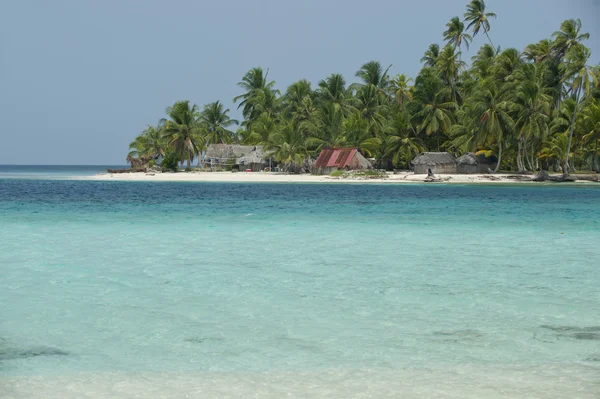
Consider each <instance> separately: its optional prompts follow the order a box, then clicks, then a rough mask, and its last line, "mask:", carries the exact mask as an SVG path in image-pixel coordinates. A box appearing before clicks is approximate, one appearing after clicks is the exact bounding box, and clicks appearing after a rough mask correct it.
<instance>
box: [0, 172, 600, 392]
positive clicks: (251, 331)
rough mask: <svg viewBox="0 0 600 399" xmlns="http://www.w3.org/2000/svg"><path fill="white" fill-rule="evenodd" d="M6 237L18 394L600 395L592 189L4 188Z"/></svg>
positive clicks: (2, 259) (53, 184)
mask: <svg viewBox="0 0 600 399" xmlns="http://www.w3.org/2000/svg"><path fill="white" fill-rule="evenodd" d="M0 243H1V246H2V250H1V251H0V275H1V276H2V278H1V279H0V315H2V317H1V319H0V376H3V378H5V379H6V380H5V381H11V384H16V385H15V386H17V385H18V386H20V387H21V388H19V389H20V391H19V389H17V388H15V389H16V391H15V392H21V393H23V392H25V391H26V388H25V387H31V386H36V385H35V384H33V383H32V381H34V380H35V381H37V382H36V383H37V384H40V385H39V386H40V387H43V388H40V389H45V390H47V389H50V388H49V387H52V386H54V385H52V384H53V383H54V384H55V386H56V387H57V388H56V389H59V388H60V387H61V386H64V383H60V384H59V383H56V381H57V380H56V379H57V378H63V379H64V378H67V379H68V378H70V376H72V377H73V378H75V376H81V375H86V376H90V375H93V376H103V377H98V378H104V379H108V380H110V378H116V377H110V378H109V377H106V376H107V375H110V376H115V375H117V376H121V377H120V378H124V377H123V376H132V375H134V376H137V377H139V376H140V375H142V376H143V375H157V373H159V374H160V373H162V374H165V373H168V374H169V375H171V377H170V379H169V380H168V381H173V378H183V377H182V376H190V375H198V374H200V375H204V376H219V377H218V378H226V377H223V376H224V375H225V376H230V378H229V377H227V378H229V379H227V378H226V379H225V380H219V379H218V378H217V377H214V378H217V379H213V380H211V381H213V382H214V384H217V382H218V381H220V385H219V387H220V388H219V389H221V391H214V392H213V395H209V396H212V397H227V395H226V394H225V393H226V392H225V391H223V389H225V388H226V387H229V388H231V389H232V391H231V392H238V391H235V389H242V390H243V389H246V390H254V391H257V392H258V391H259V389H263V388H265V387H266V386H270V387H272V385H268V384H266V383H265V384H262V385H259V386H256V385H254V386H253V385H244V384H245V383H248V381H250V380H249V379H248V378H246V379H244V378H241V379H240V378H237V377H236V376H240V375H252V373H257V374H256V375H261V376H263V377H264V376H265V375H278V376H279V377H278V378H279V381H281V384H282V386H283V387H285V386H290V387H291V386H293V384H300V385H299V386H300V388H298V392H303V389H304V390H306V389H307V387H308V386H314V384H313V385H310V384H312V382H309V381H313V382H314V376H315V375H320V376H321V377H319V378H325V377H322V376H323V375H333V376H334V377H331V381H329V380H328V381H325V382H323V381H322V385H323V386H327V387H328V388H327V389H329V390H331V389H341V388H340V387H343V386H346V387H348V386H350V385H348V384H351V382H352V381H357V378H359V377H357V374H356V373H359V374H360V373H361V372H362V371H364V372H365V373H367V370H368V372H369V373H375V374H371V375H370V377H369V379H368V381H379V385H378V386H379V388H381V389H383V387H390V386H392V385H390V384H392V382H393V383H398V380H399V379H398V375H401V376H404V378H405V380H409V381H413V384H412V385H411V384H407V385H406V387H405V388H406V389H411V387H413V388H414V384H418V382H417V381H421V383H422V384H423V387H425V386H429V385H431V384H432V381H436V382H438V383H440V382H448V381H454V380H453V379H452V378H456V384H454V385H453V387H454V388H456V387H459V388H456V389H458V390H457V391H456V392H455V393H456V394H457V396H456V397H470V396H469V394H468V392H469V389H471V390H472V392H475V388H476V387H477V386H478V387H479V388H478V389H483V388H481V383H482V381H487V382H485V384H488V385H490V384H492V385H493V384H494V383H498V381H500V382H501V383H502V384H511V383H515V384H516V385H515V387H513V388H514V392H515V395H518V396H519V397H526V396H528V397H537V396H535V395H534V394H533V393H532V392H533V391H531V389H541V390H542V391H540V392H541V393H540V395H541V396H540V397H554V396H551V394H552V395H558V396H556V397H562V396H561V395H562V394H565V395H569V396H570V397H598V396H596V394H598V393H600V311H599V309H600V288H599V287H600V267H599V266H600V246H599V245H598V243H600V189H599V188H597V187H594V186H591V187H577V186H544V187H539V186H533V187H532V186H502V187H498V186H485V185H477V186H468V185H464V186H460V185H447V186H444V185H437V186H426V185H342V184H340V185H326V184H257V183H255V184H241V183H238V184H227V183H219V184H214V183H164V182H162V183H144V182H136V183H132V182H99V181H98V182H97V181H75V180H73V181H71V180H31V179H30V180H24V179H0ZM422 370H428V371H427V372H428V373H431V372H432V371H431V370H437V371H439V373H448V372H452V371H453V370H454V374H452V376H453V377H448V375H445V376H443V375H442V374H439V375H438V376H437V377H435V376H433V377H431V379H429V380H428V379H423V378H424V377H423V376H424V375H430V374H424V372H421V371H422ZM465 370H467V371H465ZM481 370H489V372H488V373H487V374H485V376H483V375H482V376H480V378H471V379H468V380H464V379H461V378H463V377H464V376H465V375H477V374H476V373H479V372H481V373H483V371H481ZM539 370H543V372H541V371H539ZM569 370H573V371H572V372H570V374H569ZM337 372H339V373H340V374H339V375H337V374H335V373H337ZM249 373H250V374H249ZM315 373H317V374H315ZM327 373H329V374H327ZM331 373H333V374H331ZM511 373H512V374H511ZM515 373H516V374H515ZM528 373H530V374H528ZM282 375H283V376H285V377H281V376H282ZM360 375H363V376H364V375H366V374H360ZM511 375H512V376H513V377H510V376H511ZM515 375H517V376H520V377H523V378H522V381H521V382H519V381H520V380H519V379H518V378H516V377H515ZM534 375H535V376H536V378H542V377H541V376H545V377H544V378H543V379H542V380H539V381H538V380H532V378H533V377H532V376H534ZM173 376H179V377H173ZM302 376H304V377H302ZM310 376H312V377H310ZM502 376H504V377H502ZM569 376H570V377H569ZM459 377H460V378H459ZM575 377H577V378H575ZM40 378H41V379H42V380H40ZM77 378H79V377H77ZM86 378H90V377H86ZM131 378H133V377H131ZM206 378H208V377H206ZM211 378H212V377H211ZM261 378H262V377H261ZM302 378H305V379H306V381H305V383H304V385H302V383H300V382H299V381H301V380H302ZM310 378H313V379H312V380H311V379H310ZM419 378H421V380H419ZM486 378H487V379H486ZM251 380H252V381H259V380H260V379H259V378H258V377H253V379H251ZM405 380H404V381H405ZM0 381H1V380H0ZM16 381H20V382H19V383H17V382H16ZM40 381H43V382H40ZM53 381H54V382H53ZM61 381H63V380H61ZM94 381H96V380H94ZM126 381H129V383H130V384H133V382H131V381H132V380H131V379H130V378H129V377H127V378H126ZM156 381H159V380H156ZM190 381H193V378H191V379H190ZM532 381H536V382H535V384H534V383H533V382H532ZM88 382H89V381H88ZM292 382H293V383H292ZM79 383H80V384H81V381H79ZM96 383H98V384H100V383H99V382H98V381H96ZM188 383H189V381H188ZM528 383H529V384H530V385H527V384H528ZM553 383H556V384H558V385H557V387H554V388H552V389H554V391H552V392H550V391H549V390H548V391H544V389H550V388H544V387H546V386H545V385H543V384H553ZM32 384H33V385H32ZM164 384H166V382H165V381H163V385H164ZM214 384H213V385H214ZM236 384H237V385H236ZM485 384H484V385H485ZM502 384H501V385H502ZM519 384H520V385H519ZM573 384H575V385H573ZM75 385H76V384H75ZM75 385H74V386H75ZM217 385H218V384H217ZM359 385H360V384H359ZM81 386H82V387H83V388H81V389H82V390H85V389H86V388H85V387H86V385H85V384H83V385H81ZM360 386H362V387H363V388H364V387H365V386H367V385H366V384H362V385H360ZM490 386H491V385H490ZM547 386H548V387H550V385H547ZM144 387H146V384H139V386H138V389H142V388H144ZM244 387H245V388H244ZM317 387H319V385H318V384H317ZM213 388H214V386H213V387H212V388H207V387H205V391H206V392H210V389H213ZM359 388H360V387H357V388H356V389H359ZM454 388H451V387H449V388H447V390H446V391H444V392H446V393H448V392H450V390H451V389H454ZM28 389H30V388H28ZM87 389H90V388H89V385H88V388H87ZM172 389H176V388H172ZM265 389H266V388H265ZM290 389H291V388H290ZM323 389H325V388H323ZM369 389H371V392H377V391H376V390H375V391H372V389H375V388H373V387H370V388H369ZM398 389H402V388H401V387H399V388H398ZM557 389H558V390H557ZM560 389H563V390H564V391H560ZM47 392H48V391H47ZM215 392H221V394H215ZM231 392H229V393H231ZM281 392H282V391H276V393H274V394H272V396H273V397H281ZM304 392H305V391H304ZM314 392H317V393H318V392H319V390H318V389H317V391H314ZM314 392H313V393H314ZM323 392H325V391H323ZM327 392H330V391H327ZM340 392H341V391H339V392H338V393H340ZM351 392H352V393H355V394H356V392H357V391H356V390H352V391H351ZM421 392H424V391H421ZM477 392H479V394H477V395H475V396H473V397H488V396H489V397H496V396H493V395H492V394H489V395H488V394H485V392H484V391H477ZM481 392H484V394H481ZM486 392H487V391H486ZM510 392H513V391H510ZM544 392H545V393H544ZM574 392H578V393H579V394H578V395H575V396H573V394H574ZM263 393H265V395H262V396H263V397H264V396H267V395H266V391H265V392H263ZM492 393H493V392H492ZM496 393H497V392H496ZM13 394H14V395H15V396H14V397H21V396H18V395H17V394H15V393H14V392H13ZM47 394H48V393H47ZM32 395H33V394H32ZM48 395H50V394H48ZM340 395H341V394H340ZM461 395H462V396H461ZM481 395H483V396H481ZM587 395H589V396H587ZM0 396H1V395H0ZM60 396H61V395H58V394H57V396H56V397H60ZM111 396H114V392H113V394H112V395H111ZM303 396H304V397H306V396H305V395H299V397H303ZM317 396H318V395H317ZM323 396H325V395H323ZM350 396H351V395H350ZM380 396H382V397H383V396H385V395H384V394H381V395H380ZM392 396H393V395H392ZM22 397H26V395H25V394H23V396H22ZM47 397H53V396H51V395H50V396H47ZM63 397H65V396H64V395H63ZM74 397H76V396H74ZM174 397H177V395H175V396H174ZM232 397H235V395H233V396H232ZM257 397H260V396H257ZM331 397H340V396H338V395H336V394H335V392H334V394H333V396H331ZM406 397H409V396H406ZM415 397H420V396H419V395H417V396H415ZM440 397H453V396H451V395H450V393H448V395H447V396H444V395H442V396H440ZM498 397H505V396H498Z"/></svg>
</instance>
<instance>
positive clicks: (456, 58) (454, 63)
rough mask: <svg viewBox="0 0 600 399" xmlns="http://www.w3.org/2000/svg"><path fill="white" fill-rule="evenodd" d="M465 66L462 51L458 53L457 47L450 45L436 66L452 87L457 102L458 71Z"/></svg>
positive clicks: (453, 96) (444, 50) (441, 54)
mask: <svg viewBox="0 0 600 399" xmlns="http://www.w3.org/2000/svg"><path fill="white" fill-rule="evenodd" d="M465 66H466V63H465V62H464V61H461V60H460V51H459V52H458V53H457V52H456V47H454V46H450V45H448V46H446V47H444V49H443V50H442V52H441V53H440V55H439V57H438V59H437V63H436V68H437V70H438V71H439V72H440V75H441V76H442V77H443V78H444V80H445V81H446V83H447V84H449V85H450V87H451V88H452V98H453V99H454V102H456V103H458V100H457V97H456V83H457V80H458V73H459V72H460V71H462V70H463V69H464V67H465Z"/></svg>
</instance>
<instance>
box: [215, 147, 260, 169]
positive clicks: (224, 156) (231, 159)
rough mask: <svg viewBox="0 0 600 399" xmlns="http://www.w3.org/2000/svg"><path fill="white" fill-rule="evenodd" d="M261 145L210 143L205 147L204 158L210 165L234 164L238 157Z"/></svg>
mask: <svg viewBox="0 0 600 399" xmlns="http://www.w3.org/2000/svg"><path fill="white" fill-rule="evenodd" d="M257 148H260V150H261V153H262V147H260V146H255V145H238V144H210V145H209V146H208V147H207V148H206V152H205V154H204V160H205V162H206V163H207V164H209V165H211V166H225V165H229V166H234V165H237V161H238V159H240V158H242V157H243V156H245V155H248V154H250V153H251V152H253V151H256V149H257Z"/></svg>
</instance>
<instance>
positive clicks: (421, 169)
mask: <svg viewBox="0 0 600 399" xmlns="http://www.w3.org/2000/svg"><path fill="white" fill-rule="evenodd" d="M428 169H431V171H432V172H433V173H434V174H440V175H448V174H454V173H456V164H454V163H451V164H448V163H446V164H439V165H415V174H416V175H426V174H427V170H428Z"/></svg>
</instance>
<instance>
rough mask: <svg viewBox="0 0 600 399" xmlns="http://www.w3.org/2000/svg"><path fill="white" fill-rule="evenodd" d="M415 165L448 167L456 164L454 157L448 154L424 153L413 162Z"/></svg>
mask: <svg viewBox="0 0 600 399" xmlns="http://www.w3.org/2000/svg"><path fill="white" fill-rule="evenodd" d="M412 164H413V165H447V164H456V159H454V156H452V154H450V153H448V152H424V153H421V154H419V155H417V156H416V157H415V159H413V160H412Z"/></svg>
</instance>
